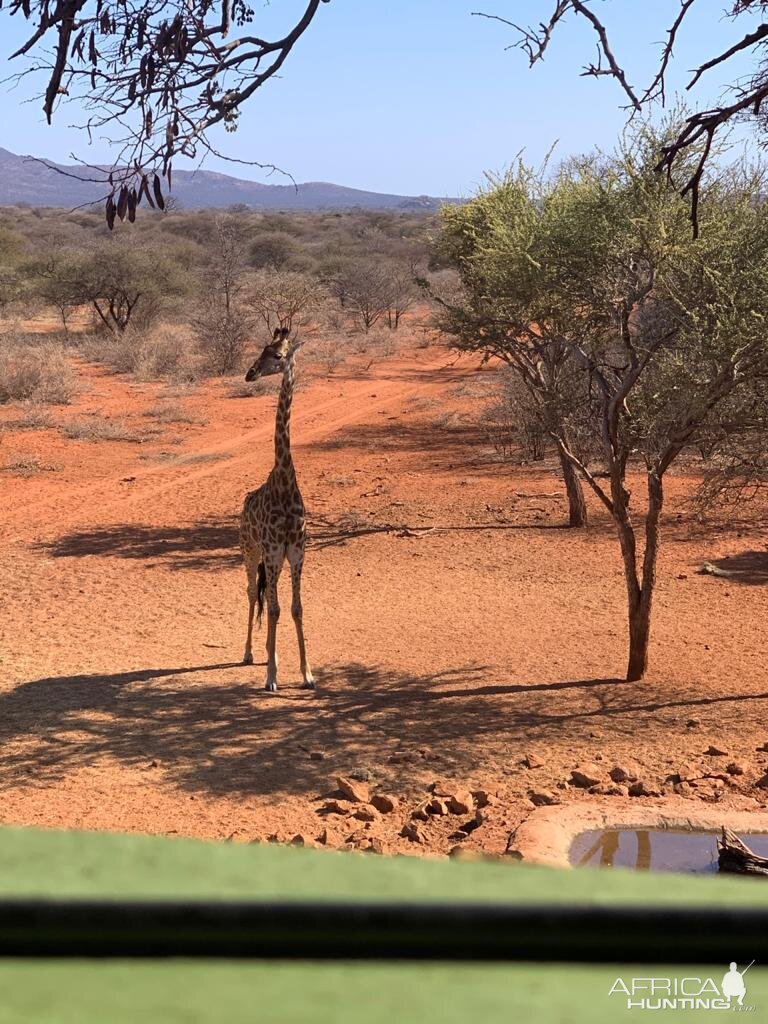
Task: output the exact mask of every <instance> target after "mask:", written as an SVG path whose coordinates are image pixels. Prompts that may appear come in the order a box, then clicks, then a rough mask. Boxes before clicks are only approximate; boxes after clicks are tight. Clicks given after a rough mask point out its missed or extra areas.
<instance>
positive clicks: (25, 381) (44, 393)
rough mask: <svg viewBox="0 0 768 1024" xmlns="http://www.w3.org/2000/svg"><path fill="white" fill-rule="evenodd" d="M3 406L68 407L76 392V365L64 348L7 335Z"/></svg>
mask: <svg viewBox="0 0 768 1024" xmlns="http://www.w3.org/2000/svg"><path fill="white" fill-rule="evenodd" d="M0 344H1V345H2V347H0V404H1V403H3V402H10V401H13V400H22V401H34V402H37V403H39V404H41V405H68V404H69V403H70V402H71V401H72V397H73V395H74V394H75V391H76V385H75V374H74V371H73V369H72V364H71V362H70V360H69V358H68V356H67V353H66V352H65V351H64V349H63V347H62V346H61V345H55V344H52V343H50V342H45V343H43V344H34V343H29V342H27V341H26V340H25V339H23V338H21V337H19V336H11V337H9V336H5V337H4V338H3V339H2V342H1V343H0Z"/></svg>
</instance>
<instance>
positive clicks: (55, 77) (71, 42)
mask: <svg viewBox="0 0 768 1024" xmlns="http://www.w3.org/2000/svg"><path fill="white" fill-rule="evenodd" d="M322 2H326V3H327V2H329V0H307V2H306V4H305V6H304V9H303V12H302V13H301V15H300V17H299V18H298V19H297V20H296V21H295V23H294V24H293V25H291V26H290V27H289V28H288V29H287V30H286V31H285V32H284V33H283V34H282V35H281V36H280V37H279V38H277V39H274V40H267V39H264V38H262V37H261V36H259V35H258V34H257V33H256V32H254V31H253V30H252V29H251V28H250V25H251V24H252V22H253V21H254V17H255V12H254V10H253V8H252V7H251V6H250V5H249V3H248V0H133V2H131V3H127V2H125V0H0V9H2V10H3V11H4V13H5V14H6V15H7V16H8V17H15V18H17V19H18V20H21V19H22V18H24V19H26V20H27V21H28V22H30V34H29V37H28V38H27V39H26V40H25V41H24V43H23V44H22V45H21V46H20V47H19V48H18V50H16V52H15V53H14V54H12V58H20V57H26V58H28V59H29V63H28V67H27V68H26V70H24V71H22V72H21V75H27V74H33V75H36V76H42V77H43V78H44V79H45V78H47V85H46V87H45V93H44V96H43V111H44V113H45V116H46V118H47V120H48V122H49V123H50V122H51V120H52V118H53V116H54V113H55V111H56V109H57V106H58V103H59V100H60V98H61V97H69V98H71V99H74V100H77V101H79V103H80V104H81V105H82V107H83V108H84V109H85V111H86V112H87V120H86V123H85V125H83V127H84V128H85V129H87V131H88V132H89V134H94V133H96V132H98V133H101V134H104V133H105V132H106V133H107V134H108V138H109V140H110V141H111V142H112V143H113V145H114V146H116V148H117V153H116V159H115V166H114V168H113V169H112V170H111V171H110V172H108V173H107V172H102V171H101V170H100V169H99V168H97V167H91V168H90V169H89V172H88V174H89V177H88V179H87V180H93V181H99V182H101V183H102V184H103V185H104V189H105V195H106V196H108V198H107V220H108V222H109V223H110V226H111V225H112V223H114V219H115V216H118V217H120V219H122V218H124V217H125V216H128V217H129V218H130V219H133V218H134V217H135V215H136V207H137V205H138V204H139V203H140V202H141V201H142V199H146V200H147V202H148V203H149V204H150V205H154V204H155V203H156V204H157V205H158V206H160V207H163V206H164V202H165V199H164V195H163V191H164V190H163V186H162V185H161V181H160V177H159V176H158V175H163V176H164V177H165V179H166V182H167V185H168V187H169V188H170V185H171V168H172V164H173V160H174V158H175V157H176V156H179V155H182V156H185V157H191V158H194V157H196V156H199V155H200V151H201V150H202V151H203V152H205V151H206V150H208V151H212V146H211V143H210V141H209V138H208V133H209V132H210V130H211V128H213V127H214V126H215V125H218V124H223V125H224V127H225V128H226V129H227V130H228V131H233V130H235V128H236V127H237V118H238V116H239V113H240V109H241V107H242V106H243V104H244V103H246V102H247V101H248V100H249V99H250V97H251V96H252V95H253V94H254V93H255V92H256V90H257V89H259V88H260V87H261V86H262V85H263V84H264V83H265V82H267V81H268V80H269V79H270V78H272V77H273V75H275V74H276V73H277V72H278V71H279V70H280V69H281V67H282V66H283V64H284V62H285V60H286V58H287V57H288V55H289V53H290V52H291V50H292V49H293V47H294V45H295V44H296V42H297V41H298V40H299V39H300V38H301V36H302V35H303V34H304V32H305V31H306V30H307V28H308V27H309V25H310V23H311V22H312V19H313V18H314V17H315V14H316V13H317V10H318V8H319V6H320V4H321V3H322Z"/></svg>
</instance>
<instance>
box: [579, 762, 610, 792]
mask: <svg viewBox="0 0 768 1024" xmlns="http://www.w3.org/2000/svg"><path fill="white" fill-rule="evenodd" d="M602 780H603V779H602V772H601V771H600V769H599V768H597V767H596V766H595V765H593V764H584V765H581V766H580V767H579V768H574V769H573V771H572V772H571V784H572V785H574V786H578V787H579V789H589V787H590V786H597V785H599V784H600V783H601V782H602Z"/></svg>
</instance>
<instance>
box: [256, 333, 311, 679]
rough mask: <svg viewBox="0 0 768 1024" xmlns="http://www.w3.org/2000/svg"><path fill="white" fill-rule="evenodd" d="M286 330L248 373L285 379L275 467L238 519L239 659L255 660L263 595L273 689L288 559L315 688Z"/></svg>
mask: <svg viewBox="0 0 768 1024" xmlns="http://www.w3.org/2000/svg"><path fill="white" fill-rule="evenodd" d="M287 335H288V332H287V331H286V330H282V331H280V330H277V331H275V338H274V341H273V343H272V344H271V345H268V346H267V347H266V348H265V349H264V351H263V352H262V354H261V356H260V358H259V359H258V360H257V362H256V363H254V365H253V366H252V367H251V369H250V370H249V371H248V375H247V376H246V380H256V379H257V378H259V377H261V376H267V375H269V374H274V373H282V375H283V383H282V386H281V388H280V398H279V400H278V404H277V415H276V418H275V465H274V467H273V469H272V472H271V473H270V474H269V476H268V477H267V479H266V481H265V482H264V483H263V484H262V485H261V487H259V488H258V490H255V491H251V492H250V494H248V495H246V498H245V502H244V504H243V511H242V515H241V517H240V546H241V548H242V551H243V557H244V559H245V568H246V572H247V574H248V635H247V639H246V643H245V656H244V658H243V661H244V662H245V664H247V665H251V664H253V650H252V639H253V622H254V614H255V612H256V609H257V606H258V615H257V616H256V619H257V623H260V622H261V615H262V610H263V607H264V597H265V595H266V604H267V679H266V689H267V690H270V691H275V690H276V689H277V652H276V638H277V623H278V619H279V618H280V605H279V602H278V594H277V584H278V580H279V579H280V574H281V572H282V570H283V564H284V562H285V561H286V559H287V560H288V565H289V567H290V570H291V587H292V601H291V614H292V616H293V621H294V623H295V626H296V636H297V639H298V643H299V659H300V662H301V674H302V676H303V679H304V682H303V685H304V687H305V688H307V689H314V686H315V682H314V679H313V677H312V672H311V670H310V668H309V665H308V664H307V655H306V647H305V643H304V629H303V622H302V605H301V571H302V568H303V565H304V548H305V544H306V537H307V526H306V514H305V510H304V502H303V501H302V497H301V492H300V491H299V485H298V483H297V481H296V471H295V469H294V466H293V458H292V456H291V437H290V420H291V403H292V401H293V387H294V372H295V371H294V361H293V353H294V351H295V349H294V350H293V351H291V350H289V347H288V340H287Z"/></svg>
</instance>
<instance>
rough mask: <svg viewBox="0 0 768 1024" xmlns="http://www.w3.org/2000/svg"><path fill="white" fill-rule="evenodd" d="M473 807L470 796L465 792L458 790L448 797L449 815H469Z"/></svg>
mask: <svg viewBox="0 0 768 1024" xmlns="http://www.w3.org/2000/svg"><path fill="white" fill-rule="evenodd" d="M473 807H474V803H473V801H472V794H471V793H469V792H468V791H467V790H464V789H458V790H456V792H455V793H452V794H451V795H450V796H449V797H448V810H449V811H450V812H451V814H469V813H470V811H471V810H472V808H473Z"/></svg>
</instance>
